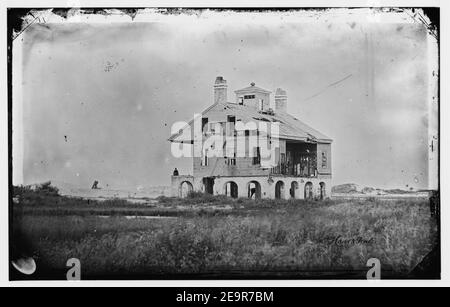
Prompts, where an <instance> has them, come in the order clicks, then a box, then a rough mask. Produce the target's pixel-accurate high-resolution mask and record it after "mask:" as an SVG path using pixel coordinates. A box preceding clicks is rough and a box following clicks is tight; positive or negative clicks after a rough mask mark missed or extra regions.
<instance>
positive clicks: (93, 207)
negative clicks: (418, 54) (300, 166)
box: [12, 189, 437, 278]
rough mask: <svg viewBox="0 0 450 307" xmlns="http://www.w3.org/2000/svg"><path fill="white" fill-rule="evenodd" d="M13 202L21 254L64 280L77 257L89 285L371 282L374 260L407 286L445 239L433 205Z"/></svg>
mask: <svg viewBox="0 0 450 307" xmlns="http://www.w3.org/2000/svg"><path fill="white" fill-rule="evenodd" d="M44 190H45V189H44ZM15 197H16V201H15V204H14V207H13V225H12V226H13V242H12V243H13V245H14V246H15V250H20V251H25V252H26V253H28V254H31V255H33V257H34V258H35V259H36V261H37V263H38V267H39V266H41V267H43V268H45V270H47V271H52V270H54V271H55V272H63V271H65V270H67V269H66V268H65V264H66V261H67V260H68V259H69V258H73V257H74V258H78V259H80V261H81V266H82V278H95V277H98V276H102V277H105V278H108V276H113V277H114V278H117V277H118V276H121V277H124V278H126V276H130V277H132V276H135V277H136V276H143V277H157V278H158V277H160V278H168V277H170V276H178V275H182V274H188V276H191V277H192V275H191V274H195V276H198V277H208V276H212V277H213V276H223V275H224V276H228V277H230V276H231V277H232V276H233V274H236V276H237V277H239V276H250V275H251V276H262V277H277V276H279V277H280V276H281V277H283V276H284V277H290V278H295V277H299V278H308V276H309V275H308V274H309V273H307V272H306V271H314V272H317V274H321V272H322V273H323V272H330V271H331V272H344V271H345V272H349V271H350V272H354V277H355V278H365V275H366V272H367V270H368V268H367V267H366V262H367V260H368V259H369V258H378V259H379V260H380V261H381V265H382V274H385V275H386V276H387V275H388V276H392V277H399V278H404V277H407V275H408V273H409V272H410V271H411V270H412V269H413V268H414V267H415V266H416V265H417V264H418V263H419V262H420V261H421V260H422V259H423V257H424V256H426V255H427V254H428V253H429V252H430V251H431V250H432V248H433V246H434V244H435V239H436V234H437V233H436V225H435V223H434V220H433V219H431V218H430V213H429V204H428V200H427V199H407V200H378V199H375V198H369V199H367V200H363V201H362V200H354V201H348V200H327V201H323V202H318V201H302V200H290V201H283V200H278V201H274V200H259V201H254V200H248V199H237V200H234V199H228V198H224V197H214V196H205V195H193V196H192V197H190V198H187V199H178V198H166V197H161V198H159V199H158V201H156V202H155V201H153V202H149V203H148V204H131V203H127V202H126V201H123V200H110V201H105V202H96V201H88V200H84V199H73V198H68V197H62V196H59V195H57V191H51V190H50V192H48V191H47V192H46V191H44V192H43V191H30V190H27V189H25V190H24V189H17V190H16V191H15ZM135 216H137V217H138V218H133V217H135ZM139 217H140V218H139ZM144 217H146V218H144ZM149 217H153V218H149ZM158 217H160V218H158ZM167 217H169V218H167ZM37 273H38V272H37ZM240 274H241V275H240ZM242 274H243V275H242ZM317 274H313V275H317ZM323 274H326V273H323ZM195 276H194V277H195ZM61 277H65V275H61Z"/></svg>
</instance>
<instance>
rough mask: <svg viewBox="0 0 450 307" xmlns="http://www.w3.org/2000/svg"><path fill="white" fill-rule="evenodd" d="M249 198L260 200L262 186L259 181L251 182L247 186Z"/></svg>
mask: <svg viewBox="0 0 450 307" xmlns="http://www.w3.org/2000/svg"><path fill="white" fill-rule="evenodd" d="M247 192H248V198H251V199H260V198H261V185H260V184H259V182H258V181H250V182H249V183H248V184H247Z"/></svg>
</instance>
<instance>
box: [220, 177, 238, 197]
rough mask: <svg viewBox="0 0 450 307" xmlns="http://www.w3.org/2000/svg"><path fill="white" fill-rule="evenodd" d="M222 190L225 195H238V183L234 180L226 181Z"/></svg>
mask: <svg viewBox="0 0 450 307" xmlns="http://www.w3.org/2000/svg"><path fill="white" fill-rule="evenodd" d="M223 190H224V192H225V195H226V196H229V197H233V198H237V197H238V185H237V184H236V182H234V181H228V182H227V183H225V185H224V187H223Z"/></svg>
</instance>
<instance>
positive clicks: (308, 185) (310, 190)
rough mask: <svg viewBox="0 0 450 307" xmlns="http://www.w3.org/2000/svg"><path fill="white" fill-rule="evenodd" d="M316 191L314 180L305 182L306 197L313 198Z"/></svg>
mask: <svg viewBox="0 0 450 307" xmlns="http://www.w3.org/2000/svg"><path fill="white" fill-rule="evenodd" d="M313 197H314V192H313V184H312V182H309V181H308V182H307V183H306V184H305V199H313Z"/></svg>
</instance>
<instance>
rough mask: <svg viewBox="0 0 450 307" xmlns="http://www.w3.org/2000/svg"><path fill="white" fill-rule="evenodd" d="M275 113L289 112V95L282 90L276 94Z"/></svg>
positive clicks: (278, 89)
mask: <svg viewBox="0 0 450 307" xmlns="http://www.w3.org/2000/svg"><path fill="white" fill-rule="evenodd" d="M275 111H281V112H285V113H286V112H287V93H286V91H285V90H283V89H281V88H277V90H276V92H275Z"/></svg>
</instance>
